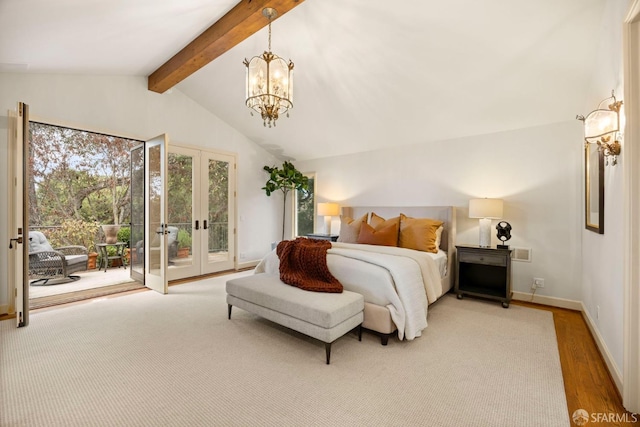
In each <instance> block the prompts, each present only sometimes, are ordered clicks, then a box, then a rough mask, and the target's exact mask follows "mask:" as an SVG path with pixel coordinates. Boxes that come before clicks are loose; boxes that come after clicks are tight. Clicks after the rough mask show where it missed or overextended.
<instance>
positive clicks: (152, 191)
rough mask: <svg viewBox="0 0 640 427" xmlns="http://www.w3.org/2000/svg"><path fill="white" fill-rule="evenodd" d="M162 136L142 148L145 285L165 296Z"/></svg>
mask: <svg viewBox="0 0 640 427" xmlns="http://www.w3.org/2000/svg"><path fill="white" fill-rule="evenodd" d="M166 146H167V141H166V135H161V136H158V137H156V138H154V139H152V140H150V141H147V143H146V145H145V147H146V149H145V166H146V168H145V170H146V178H147V179H146V186H145V195H146V197H145V199H146V204H145V213H146V215H145V229H146V235H147V239H145V251H144V253H145V265H146V267H147V268H146V271H145V286H147V287H149V288H151V289H153V290H155V291H158V292H160V293H163V294H166V293H167V292H168V290H169V288H168V282H167V280H168V278H167V264H168V251H167V242H168V233H169V229H168V227H167V225H166V217H167V215H166V211H167V204H166V197H165V195H166V176H167V175H166V165H167V151H166Z"/></svg>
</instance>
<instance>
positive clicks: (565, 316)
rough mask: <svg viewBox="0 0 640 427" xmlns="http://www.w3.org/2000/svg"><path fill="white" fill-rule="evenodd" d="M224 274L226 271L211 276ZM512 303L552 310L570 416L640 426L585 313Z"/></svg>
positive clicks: (591, 422) (596, 424)
mask: <svg viewBox="0 0 640 427" xmlns="http://www.w3.org/2000/svg"><path fill="white" fill-rule="evenodd" d="M221 274H224V273H216V274H214V275H212V276H217V275H221ZM181 282H183V281H180V282H178V283H181ZM178 283H172V285H174V284H175V285H177V284H178ZM121 295H122V294H121ZM511 304H517V305H522V306H525V307H530V308H535V309H539V310H547V311H550V312H552V313H553V319H554V323H555V327H556V336H557V339H558V350H559V353H560V363H561V366H562V374H563V378H564V388H565V394H566V397H567V407H568V410H569V418H571V416H572V414H573V413H574V411H576V410H577V409H584V410H585V411H587V412H588V413H589V414H590V416H591V417H600V418H599V422H595V420H596V419H598V418H591V419H590V421H589V422H588V423H587V424H586V425H587V426H590V425H594V426H621V427H627V426H640V416H637V415H636V416H635V419H637V421H636V422H632V421H633V420H634V416H633V414H631V413H629V412H627V411H626V410H625V409H624V407H623V406H622V399H621V397H620V395H619V394H618V390H617V388H616V386H615V384H614V382H613V380H612V379H611V376H610V375H609V371H608V370H607V367H606V364H605V362H604V360H603V358H602V355H601V354H600V352H599V350H598V347H597V346H596V343H595V341H594V339H593V337H592V336H591V332H590V331H589V328H588V327H587V324H586V323H585V321H584V318H583V317H582V313H580V312H578V311H573V310H567V309H563V308H556V307H550V306H544V305H540V304H533V303H527V302H522V301H512V302H511ZM8 318H11V317H10V316H0V320H4V319H8ZM600 414H601V415H600ZM603 417H607V418H603ZM630 421H631V422H630ZM572 425H575V424H573V423H572Z"/></svg>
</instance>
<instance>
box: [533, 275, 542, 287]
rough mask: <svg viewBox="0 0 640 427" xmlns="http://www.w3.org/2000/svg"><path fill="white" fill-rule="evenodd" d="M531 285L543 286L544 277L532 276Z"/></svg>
mask: <svg viewBox="0 0 640 427" xmlns="http://www.w3.org/2000/svg"><path fill="white" fill-rule="evenodd" d="M533 286H534V289H535V288H544V279H543V278H540V277H534V278H533Z"/></svg>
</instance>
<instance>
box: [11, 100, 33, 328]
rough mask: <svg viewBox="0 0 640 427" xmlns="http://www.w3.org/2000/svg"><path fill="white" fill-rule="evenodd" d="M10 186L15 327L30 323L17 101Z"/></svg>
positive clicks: (24, 150) (25, 141)
mask: <svg viewBox="0 0 640 427" xmlns="http://www.w3.org/2000/svg"><path fill="white" fill-rule="evenodd" d="M9 118H10V119H11V120H10V125H9V132H10V134H9V159H10V160H9V167H8V169H9V180H10V182H9V185H10V190H9V192H10V195H9V197H10V200H11V203H10V204H9V205H10V206H11V207H12V209H11V211H10V212H9V238H10V239H11V241H10V246H12V249H9V259H8V263H7V264H8V265H7V267H8V268H7V269H8V278H9V279H10V282H9V283H13V286H7V290H8V292H9V295H8V296H9V298H8V301H9V313H15V315H16V326H17V327H23V326H27V325H28V324H29V242H28V240H27V239H28V231H29V230H28V227H29V193H28V192H27V191H26V188H25V186H26V183H27V182H28V181H27V174H28V162H29V138H28V135H29V106H28V105H27V104H25V103H22V102H18V107H17V110H16V111H9Z"/></svg>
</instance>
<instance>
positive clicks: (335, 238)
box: [307, 233, 338, 242]
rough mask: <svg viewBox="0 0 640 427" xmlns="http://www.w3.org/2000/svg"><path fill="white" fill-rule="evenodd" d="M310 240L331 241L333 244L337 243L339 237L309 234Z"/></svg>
mask: <svg viewBox="0 0 640 427" xmlns="http://www.w3.org/2000/svg"><path fill="white" fill-rule="evenodd" d="M307 237H308V238H309V239H319V240H331V241H332V242H336V241H337V240H338V236H337V235H336V234H323V233H317V234H307Z"/></svg>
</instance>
